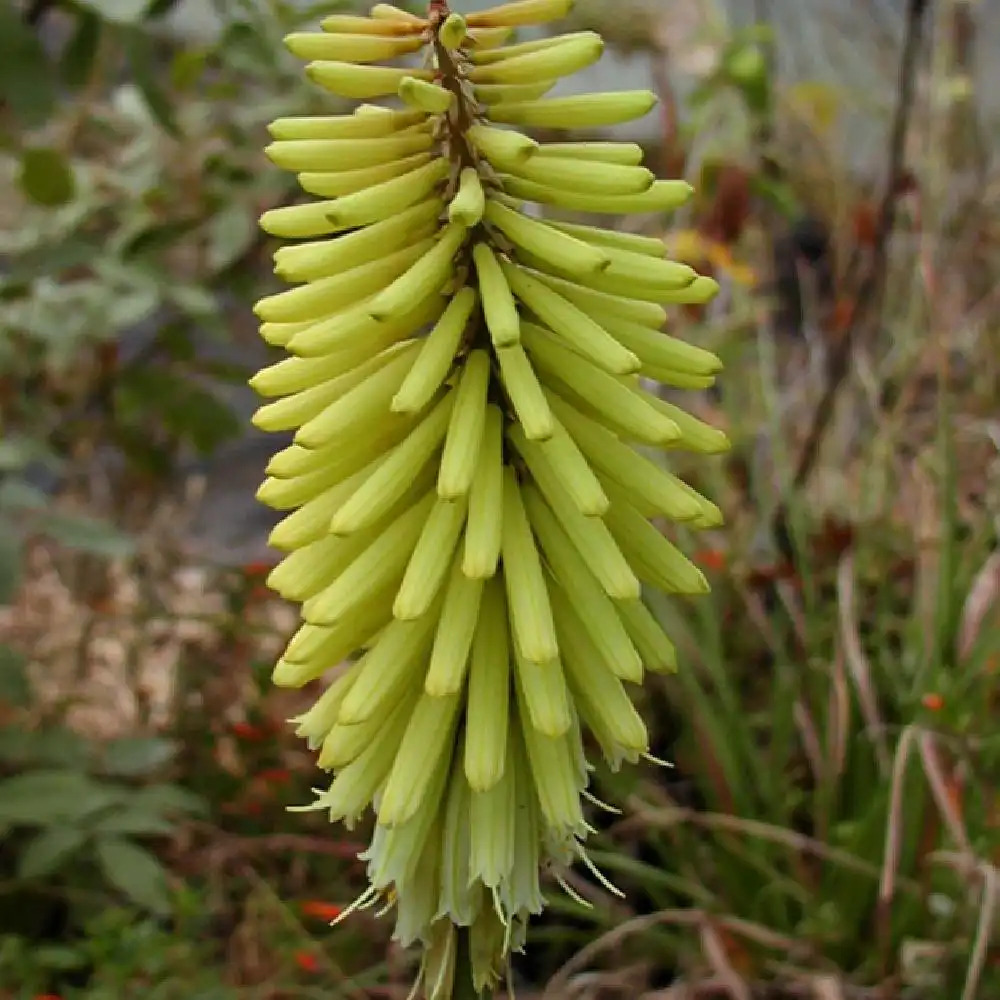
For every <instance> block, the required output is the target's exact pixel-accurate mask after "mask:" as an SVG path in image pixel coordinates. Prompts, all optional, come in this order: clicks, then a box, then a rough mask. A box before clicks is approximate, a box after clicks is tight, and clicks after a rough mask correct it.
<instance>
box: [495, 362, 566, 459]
mask: <svg viewBox="0 0 1000 1000" xmlns="http://www.w3.org/2000/svg"><path fill="white" fill-rule="evenodd" d="M497 361H498V362H499V365H500V379H501V381H502V382H503V387H504V389H505V390H506V393H507V398H508V399H509V400H510V405H511V406H512V407H513V408H514V412H515V414H516V415H517V419H518V423H519V424H520V426H521V428H522V430H523V431H524V436H525V437H526V438H527V439H528V440H529V441H547V440H548V439H549V438H550V437H552V434H553V432H554V429H555V423H554V421H553V419H552V412H551V410H550V409H549V404H548V402H547V401H546V399H545V395H544V393H543V391H542V387H541V385H540V384H539V381H538V375H537V374H536V373H535V369H534V367H532V364H531V362H530V361H529V360H528V356H527V354H525V353H524V351H523V350H522V349H521V348H520V347H518V346H514V347H508V348H506V349H505V350H502V351H497Z"/></svg>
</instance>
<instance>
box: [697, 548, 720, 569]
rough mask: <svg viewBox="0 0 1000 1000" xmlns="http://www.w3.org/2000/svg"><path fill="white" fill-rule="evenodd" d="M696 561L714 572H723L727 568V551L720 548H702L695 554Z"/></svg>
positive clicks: (703, 567)
mask: <svg viewBox="0 0 1000 1000" xmlns="http://www.w3.org/2000/svg"><path fill="white" fill-rule="evenodd" d="M694 561H695V562H696V563H697V564H698V565H699V566H701V568H702V569H707V570H709V572H712V573H721V572H722V571H723V570H724V569H725V568H726V553H725V552H722V551H720V550H719V549H701V551H699V552H696V553H695V554H694Z"/></svg>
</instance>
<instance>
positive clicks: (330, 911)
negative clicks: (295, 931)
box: [300, 899, 344, 922]
mask: <svg viewBox="0 0 1000 1000" xmlns="http://www.w3.org/2000/svg"><path fill="white" fill-rule="evenodd" d="M300 909H301V910H302V915H303V916H305V917H314V918H315V919H316V920H326V921H328V922H332V921H334V920H336V919H337V917H339V916H340V915H341V913H343V912H344V908H343V907H342V906H340V905H338V904H337V903H324V902H323V901H322V900H321V899H309V900H306V902H304V903H302V905H301V907H300Z"/></svg>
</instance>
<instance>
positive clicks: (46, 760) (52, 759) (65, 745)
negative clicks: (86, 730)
mask: <svg viewBox="0 0 1000 1000" xmlns="http://www.w3.org/2000/svg"><path fill="white" fill-rule="evenodd" d="M33 735H34V736H35V737H36V740H35V743H34V744H33V746H32V748H31V759H32V760H33V761H34V762H35V763H37V764H48V765H50V766H53V767H56V766H58V767H75V768H77V769H80V768H81V767H84V766H87V767H89V766H90V758H91V750H90V744H88V743H87V741H86V740H85V739H84V738H83V737H82V736H81V735H80V734H79V733H75V732H73V730H72V729H67V728H66V727H65V726H52V727H51V728H48V729H43V730H42V731H41V732H36V733H34V734H33Z"/></svg>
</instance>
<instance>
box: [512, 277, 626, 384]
mask: <svg viewBox="0 0 1000 1000" xmlns="http://www.w3.org/2000/svg"><path fill="white" fill-rule="evenodd" d="M503 272H504V276H505V277H506V278H507V281H508V282H509V284H510V287H511V288H512V289H513V291H514V293H515V294H516V295H517V297H518V298H519V299H520V300H521V301H522V302H523V303H524V304H525V305H526V306H527V307H528V308H529V309H530V310H531V311H532V312H533V313H535V315H536V316H538V318H539V319H541V320H542V321H543V322H544V323H545V325H546V326H547V327H548V328H549V329H550V330H551V331H552V332H553V333H556V334H558V336H559V338H560V339H561V340H562V341H563V342H564V343H566V344H567V345H568V346H570V347H572V348H573V350H574V351H576V353H578V354H579V355H580V356H581V357H585V358H587V359H588V360H590V361H592V362H593V363H594V364H595V365H597V366H598V367H599V368H601V369H603V370H604V371H606V372H612V373H614V374H616V375H626V374H628V373H629V372H637V371H638V370H639V359H638V358H637V357H636V356H635V355H634V354H633V353H632V352H631V351H629V350H626V349H625V348H624V347H622V345H621V344H619V343H618V341H617V340H615V339H614V338H613V337H612V336H611V335H610V334H609V333H607V331H605V329H604V328H603V327H602V326H601V325H600V324H599V323H596V322H595V321H594V320H592V319H591V318H590V317H589V316H588V315H587V314H586V313H585V312H584V311H583V310H582V309H579V308H577V307H576V306H575V305H573V303H572V302H570V301H569V300H568V299H564V298H563V297H562V296H561V295H559V293H558V292H554V291H552V289H550V288H546V287H545V285H544V284H542V282H540V281H536V280H535V279H534V278H532V277H531V275H530V274H528V273H527V272H526V271H523V270H522V269H521V268H519V267H516V266H515V265H513V264H507V265H506V266H504V267H503Z"/></svg>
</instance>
